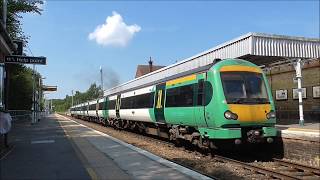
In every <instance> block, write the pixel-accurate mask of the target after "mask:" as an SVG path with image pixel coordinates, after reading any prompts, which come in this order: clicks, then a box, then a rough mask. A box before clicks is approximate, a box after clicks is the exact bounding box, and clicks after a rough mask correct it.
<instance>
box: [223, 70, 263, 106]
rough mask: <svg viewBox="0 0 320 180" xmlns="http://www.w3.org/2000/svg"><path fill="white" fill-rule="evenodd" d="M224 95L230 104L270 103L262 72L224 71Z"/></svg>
mask: <svg viewBox="0 0 320 180" xmlns="http://www.w3.org/2000/svg"><path fill="white" fill-rule="evenodd" d="M221 81H222V85H223V90H224V95H225V97H226V101H227V103H229V104H266V103H269V99H268V94H267V89H266V86H265V82H264V79H263V77H262V74H260V73H254V72H222V73H221Z"/></svg>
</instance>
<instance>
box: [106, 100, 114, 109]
mask: <svg viewBox="0 0 320 180" xmlns="http://www.w3.org/2000/svg"><path fill="white" fill-rule="evenodd" d="M115 106H116V100H111V101H109V102H108V109H115Z"/></svg>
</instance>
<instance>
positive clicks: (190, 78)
mask: <svg viewBox="0 0 320 180" xmlns="http://www.w3.org/2000/svg"><path fill="white" fill-rule="evenodd" d="M196 78H197V76H196V75H195V74H193V75H190V76H185V77H181V78H178V79H174V80H171V81H168V82H166V85H167V86H172V85H176V84H178V83H185V82H187V81H193V80H196Z"/></svg>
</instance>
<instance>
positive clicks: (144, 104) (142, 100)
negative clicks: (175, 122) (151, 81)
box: [134, 93, 154, 108]
mask: <svg viewBox="0 0 320 180" xmlns="http://www.w3.org/2000/svg"><path fill="white" fill-rule="evenodd" d="M153 96H154V93H147V94H141V95H138V96H135V101H134V106H135V108H152V107H153V99H154V98H153Z"/></svg>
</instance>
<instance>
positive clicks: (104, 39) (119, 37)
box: [89, 11, 141, 47]
mask: <svg viewBox="0 0 320 180" xmlns="http://www.w3.org/2000/svg"><path fill="white" fill-rule="evenodd" d="M140 30H141V27H140V26H138V25H137V24H134V25H127V24H126V23H125V22H124V21H123V18H122V17H121V15H120V14H118V13H117V12H115V11H114V12H112V16H108V17H107V19H106V22H105V23H104V24H102V25H98V26H97V27H96V29H95V30H94V31H93V32H92V33H90V34H89V39H90V40H95V41H96V42H97V43H98V44H100V45H103V46H108V45H113V46H122V47H124V46H126V45H127V44H128V42H129V41H130V40H131V39H132V37H133V36H134V34H135V33H137V32H139V31H140Z"/></svg>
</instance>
